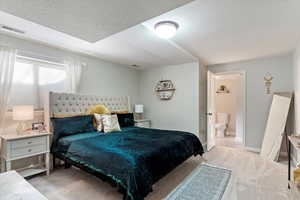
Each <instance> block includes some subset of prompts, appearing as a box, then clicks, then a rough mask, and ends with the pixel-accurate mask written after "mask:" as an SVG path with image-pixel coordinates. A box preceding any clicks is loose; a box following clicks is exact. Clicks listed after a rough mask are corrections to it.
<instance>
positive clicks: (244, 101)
mask: <svg viewBox="0 0 300 200" xmlns="http://www.w3.org/2000/svg"><path fill="white" fill-rule="evenodd" d="M213 73H214V74H215V75H216V76H218V75H230V74H240V75H241V79H242V80H241V82H242V87H241V89H242V112H243V113H242V116H243V137H242V145H243V146H244V147H246V130H247V129H246V121H247V120H246V119H247V88H246V71H244V70H241V71H226V72H213ZM207 78H208V77H207ZM206 95H208V92H207V94H206ZM214 103H215V102H214ZM207 104H208V102H207ZM208 134H209V133H208V131H207V133H206V136H207V137H208Z"/></svg>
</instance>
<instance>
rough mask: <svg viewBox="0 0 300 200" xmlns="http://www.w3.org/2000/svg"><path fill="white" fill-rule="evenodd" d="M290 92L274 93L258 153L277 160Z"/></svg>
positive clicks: (290, 96) (287, 111)
mask: <svg viewBox="0 0 300 200" xmlns="http://www.w3.org/2000/svg"><path fill="white" fill-rule="evenodd" d="M291 99H292V94H291V93H282V94H274V96H273V101H272V104H271V108H270V112H269V117H268V121H267V125H266V129H265V135H264V140H263V144H262V149H261V153H260V155H261V156H262V157H264V158H266V159H269V160H272V161H277V160H278V156H279V152H280V147H281V143H282V138H283V136H284V131H285V126H286V122H287V117H288V113H289V108H290V104H291Z"/></svg>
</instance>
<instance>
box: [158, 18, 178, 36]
mask: <svg viewBox="0 0 300 200" xmlns="http://www.w3.org/2000/svg"><path fill="white" fill-rule="evenodd" d="M178 28H179V25H178V24H177V23H176V22H173V21H162V22H158V23H157V24H155V26H154V29H155V32H156V34H157V35H158V36H159V37H160V38H164V39H170V38H172V37H173V36H174V35H175V34H176V32H177V30H178Z"/></svg>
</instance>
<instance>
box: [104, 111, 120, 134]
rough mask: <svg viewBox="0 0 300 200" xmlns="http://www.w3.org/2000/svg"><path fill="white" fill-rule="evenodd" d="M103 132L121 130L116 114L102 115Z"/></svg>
mask: <svg viewBox="0 0 300 200" xmlns="http://www.w3.org/2000/svg"><path fill="white" fill-rule="evenodd" d="M102 124H103V129H104V133H111V132H115V131H121V128H120V125H119V121H118V116H117V115H102Z"/></svg>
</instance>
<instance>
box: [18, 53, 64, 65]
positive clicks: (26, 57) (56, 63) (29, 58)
mask: <svg viewBox="0 0 300 200" xmlns="http://www.w3.org/2000/svg"><path fill="white" fill-rule="evenodd" d="M17 58H23V59H27V60H33V61H38V62H43V63H48V64H53V65H59V66H63V67H64V66H66V65H65V64H63V63H58V62H52V61H48V60H43V59H38V58H32V57H29V56H22V55H17Z"/></svg>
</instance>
